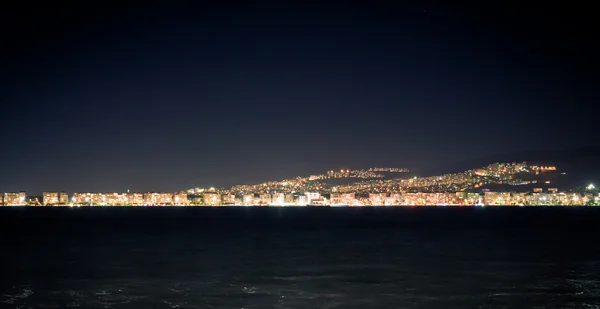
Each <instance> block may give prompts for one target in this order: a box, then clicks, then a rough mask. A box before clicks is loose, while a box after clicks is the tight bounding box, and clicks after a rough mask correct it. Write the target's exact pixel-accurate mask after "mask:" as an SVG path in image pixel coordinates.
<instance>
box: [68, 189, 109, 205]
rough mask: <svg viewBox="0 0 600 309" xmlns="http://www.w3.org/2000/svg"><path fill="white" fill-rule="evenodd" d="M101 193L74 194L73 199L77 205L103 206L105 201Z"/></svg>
mask: <svg viewBox="0 0 600 309" xmlns="http://www.w3.org/2000/svg"><path fill="white" fill-rule="evenodd" d="M102 196H103V195H102V194H101V193H90V192H86V193H73V197H72V198H71V199H72V201H73V204H75V205H102V204H103V203H104V202H105V199H103V198H102Z"/></svg>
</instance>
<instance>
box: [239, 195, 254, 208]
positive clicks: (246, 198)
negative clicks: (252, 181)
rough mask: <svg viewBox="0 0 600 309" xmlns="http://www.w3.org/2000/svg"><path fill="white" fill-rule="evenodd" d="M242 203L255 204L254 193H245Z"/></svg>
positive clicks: (246, 204)
mask: <svg viewBox="0 0 600 309" xmlns="http://www.w3.org/2000/svg"><path fill="white" fill-rule="evenodd" d="M242 204H243V205H245V206H252V205H254V204H255V201H254V194H244V196H242Z"/></svg>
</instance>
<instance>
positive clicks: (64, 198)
mask: <svg viewBox="0 0 600 309" xmlns="http://www.w3.org/2000/svg"><path fill="white" fill-rule="evenodd" d="M58 204H59V205H67V204H69V195H68V194H67V192H60V193H58Z"/></svg>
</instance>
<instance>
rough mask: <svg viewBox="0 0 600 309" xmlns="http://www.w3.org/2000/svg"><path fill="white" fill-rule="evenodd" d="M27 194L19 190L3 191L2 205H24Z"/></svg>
mask: <svg viewBox="0 0 600 309" xmlns="http://www.w3.org/2000/svg"><path fill="white" fill-rule="evenodd" d="M26 198H27V194H26V193H25V192H24V191H21V192H6V193H4V202H3V203H4V206H25V205H26V204H27V203H26V200H25V199H26Z"/></svg>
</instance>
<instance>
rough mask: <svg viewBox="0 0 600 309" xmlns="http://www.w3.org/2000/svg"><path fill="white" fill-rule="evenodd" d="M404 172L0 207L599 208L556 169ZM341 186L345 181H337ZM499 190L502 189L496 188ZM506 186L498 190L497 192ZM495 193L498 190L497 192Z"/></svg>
mask: <svg viewBox="0 0 600 309" xmlns="http://www.w3.org/2000/svg"><path fill="white" fill-rule="evenodd" d="M409 172H410V171H409V170H408V169H406V168H387V167H386V168H382V167H375V168H369V169H362V170H350V169H345V170H344V169H341V170H339V171H334V170H328V171H326V172H324V173H322V174H315V175H310V176H305V177H302V176H297V177H293V178H288V179H283V180H278V181H268V182H265V183H258V184H252V185H235V186H232V187H231V188H201V187H197V188H191V189H188V190H182V191H178V192H174V193H169V192H145V193H140V192H130V191H129V190H127V192H126V193H125V192H112V193H102V192H74V193H72V195H69V194H68V193H67V192H64V191H61V192H56V191H44V192H43V195H42V196H41V197H39V196H37V195H29V196H28V195H27V194H26V192H24V191H21V192H5V193H4V194H3V196H2V203H1V204H2V205H3V206H26V205H27V206H427V205H429V206H435V205H438V206H469V205H470V206H486V205H508V206H535V205H574V206H584V205H586V206H591V205H598V204H599V202H600V194H598V190H597V189H596V187H595V185H594V184H593V183H590V184H588V185H587V186H586V187H584V188H581V187H579V188H577V187H566V186H565V182H564V181H563V178H564V177H565V176H566V174H567V173H566V172H561V169H560V168H557V167H556V166H553V165H537V164H529V163H527V162H510V163H501V162H497V163H493V164H489V165H487V166H483V167H478V168H474V169H469V170H467V171H463V172H460V173H452V174H444V175H437V176H427V177H418V176H412V175H408V173H409ZM340 181H342V182H340ZM499 186H500V187H499ZM501 187H503V188H501ZM494 188H495V189H494Z"/></svg>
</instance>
